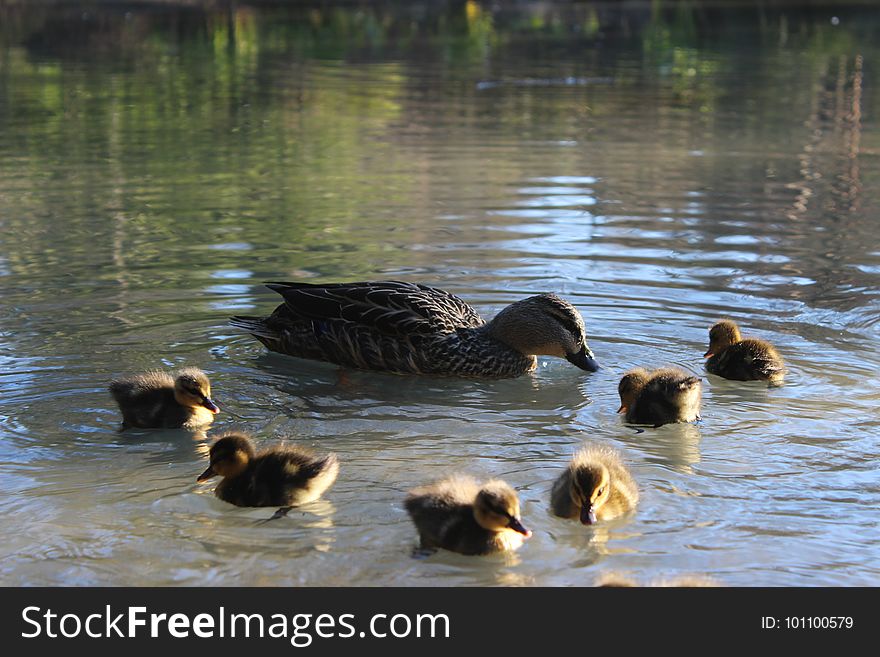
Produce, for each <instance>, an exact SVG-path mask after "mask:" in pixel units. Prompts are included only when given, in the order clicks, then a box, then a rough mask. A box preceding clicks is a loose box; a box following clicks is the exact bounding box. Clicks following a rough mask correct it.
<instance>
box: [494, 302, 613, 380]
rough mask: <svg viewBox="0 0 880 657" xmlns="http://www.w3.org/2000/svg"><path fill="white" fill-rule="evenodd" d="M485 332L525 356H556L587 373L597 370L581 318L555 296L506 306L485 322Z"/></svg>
mask: <svg viewBox="0 0 880 657" xmlns="http://www.w3.org/2000/svg"><path fill="white" fill-rule="evenodd" d="M489 333H490V335H491V336H492V337H493V338H495V339H496V340H500V341H501V342H503V343H505V344H507V345H509V346H510V347H513V348H514V349H516V350H517V351H518V352H520V353H521V354H523V355H525V356H558V357H560V358H565V359H566V360H567V361H568V362H570V363H572V364H573V365H577V366H578V367H580V368H581V369H582V370H586V371H588V372H595V371H596V370H598V369H599V364H598V363H597V362H596V359H595V358H594V357H593V352H592V351H590V348H589V347H588V346H587V333H586V329H585V328H584V319H583V317H581V314H580V313H579V312H578V311H577V309H576V308H575V307H574V306H573V305H571V304H570V303H569V302H568V301H565V300H564V299H560V298H559V297H558V296H556V295H555V294H539V295H538V296H534V297H529V298H528V299H523V300H522V301H517V302H516V303H513V304H511V305H509V306H508V307H507V308H505V309H504V310H502V311H501V312H500V313H498V315H496V316H495V318H494V319H493V320H492V321H491V322H490V323H489Z"/></svg>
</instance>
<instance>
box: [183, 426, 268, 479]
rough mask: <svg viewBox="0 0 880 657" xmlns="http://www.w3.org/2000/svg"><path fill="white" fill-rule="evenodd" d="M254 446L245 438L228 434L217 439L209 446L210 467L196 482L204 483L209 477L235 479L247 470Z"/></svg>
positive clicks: (252, 456)
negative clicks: (218, 476)
mask: <svg viewBox="0 0 880 657" xmlns="http://www.w3.org/2000/svg"><path fill="white" fill-rule="evenodd" d="M254 454H255V452H254V446H253V443H251V441H250V439H249V438H248V437H247V436H242V435H241V434H235V433H233V434H229V435H228V436H223V437H222V438H219V439H218V440H217V442H215V443H214V444H213V445H211V465H209V466H208V469H207V470H205V471H204V472H203V473H202V474H200V475H199V478H198V479H197V480H196V481H205V480H206V479H210V478H211V477H216V476H217V475H220V476H221V477H235V476H236V475H238V474H240V473H241V472H243V471H244V469H245V468H247V466H248V463H250V461H251V459H252V458H254Z"/></svg>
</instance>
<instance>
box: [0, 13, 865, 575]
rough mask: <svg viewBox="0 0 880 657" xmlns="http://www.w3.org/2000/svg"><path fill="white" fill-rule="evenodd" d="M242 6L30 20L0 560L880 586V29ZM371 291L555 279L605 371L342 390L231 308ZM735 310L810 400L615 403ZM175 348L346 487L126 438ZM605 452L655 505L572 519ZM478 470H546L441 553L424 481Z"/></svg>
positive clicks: (38, 570) (0, 318)
mask: <svg viewBox="0 0 880 657" xmlns="http://www.w3.org/2000/svg"><path fill="white" fill-rule="evenodd" d="M239 4H240V5H241V6H239V7H238V8H237V9H235V10H233V11H225V10H221V9H207V10H202V9H198V8H190V9H176V8H173V7H169V6H168V5H167V4H166V5H162V6H152V5H143V4H141V5H137V6H134V7H127V6H126V5H124V4H121V5H111V6H104V7H103V9H101V10H100V12H98V13H88V12H86V13H83V12H82V11H80V10H75V9H71V8H70V7H69V5H64V4H62V5H60V6H56V5H50V6H44V5H41V4H34V3H30V4H27V3H18V4H17V3H11V5H4V6H3V7H0V25H2V28H0V294H2V300H3V303H2V306H0V439H2V440H0V493H2V497H3V504H2V505H0V534H2V535H3V537H4V539H3V541H2V544H0V581H2V582H3V583H4V584H15V585H19V584H28V585H38V584H76V585H94V584H111V585H123V584H185V585H195V584H224V585H231V584H241V585H243V584H253V585H262V584H266V585H290V584H313V585H317V584H331V585H343V584H359V585H360V584H366V585H413V584H430V585H452V584H505V585H507V584H511V585H586V584H591V583H593V582H594V580H595V579H596V577H597V576H598V575H599V574H601V573H603V572H605V571H608V570H614V571H620V572H626V573H629V574H632V575H633V576H635V577H637V578H639V579H641V580H649V579H654V578H660V577H670V576H674V575H676V574H682V573H706V574H709V575H711V576H713V577H715V578H717V579H718V580H720V581H722V582H724V583H727V584H730V585H755V584H760V585H829V584H844V585H876V584H878V580H880V565H878V557H880V549H878V547H877V546H878V517H880V516H878V514H880V512H878V508H880V478H878V458H880V444H878V442H880V439H878V425H880V422H878V410H877V409H878V398H880V383H878V377H877V371H878V368H880V356H878V351H877V339H878V337H880V296H878V294H880V240H878V237H877V235H878V226H877V217H878V214H880V203H878V200H877V199H878V194H880V157H878V156H880V128H878V122H877V116H878V110H880V94H878V92H877V89H878V82H880V73H878V71H880V47H878V43H880V41H878V40H877V38H876V35H877V34H878V30H880V17H878V16H877V13H876V11H874V10H871V9H870V7H869V5H865V6H864V7H863V8H862V9H846V8H836V9H835V8H832V9H828V10H825V9H813V10H811V11H810V12H808V13H803V12H799V11H797V10H796V9H793V8H791V7H788V6H786V8H784V9H778V10H774V9H772V8H768V9H765V10H764V11H763V12H758V11H757V10H755V9H737V8H736V7H735V6H734V7H728V8H723V9H722V8H718V7H715V8H711V7H710V8H702V9H701V8H694V7H693V6H691V5H686V6H684V7H683V8H682V7H681V6H679V8H678V9H676V8H674V7H669V8H664V5H663V4H662V3H652V5H645V6H640V5H638V4H637V3H635V4H634V3H626V6H627V7H628V9H627V10H626V11H623V10H620V9H617V8H615V6H614V5H610V6H609V5H599V6H594V5H591V4H574V5H572V4H569V3H563V4H559V5H556V4H553V3H540V4H536V5H530V4H528V3H517V4H516V8H515V9H503V8H498V7H495V8H494V9H493V8H492V7H491V6H489V5H484V4H480V3H475V2H467V3H463V4H461V3H449V4H448V5H447V4H445V3H430V4H426V5H418V4H416V5H409V6H407V7H405V8H400V9H394V7H393V5H391V6H384V5H383V6H382V7H381V8H376V9H370V8H364V7H360V8H353V7H350V6H342V7H340V8H332V7H330V8H328V7H327V5H326V4H322V5H316V6H315V7H314V8H301V9H283V8H282V9H278V8H273V7H272V6H267V5H261V6H259V7H250V6H248V5H247V4H246V3H239ZM693 4H697V3H693ZM770 4H771V5H772V3H770ZM832 19H834V20H832ZM835 23H836V24H835ZM380 278H396V279H404V280H410V281H419V282H425V283H428V284H432V285H436V286H439V287H443V288H446V289H448V290H450V291H453V292H455V293H457V294H459V295H460V296H461V297H463V298H464V299H466V300H467V301H469V302H471V303H472V304H473V305H474V306H475V307H476V308H477V309H478V310H479V311H480V312H481V313H484V314H485V315H486V316H491V315H492V314H494V313H495V312H497V311H498V310H499V309H500V308H502V307H503V306H504V305H505V304H507V303H509V302H512V301H514V300H517V299H520V298H523V297H524V296H527V295H530V294H534V293H538V292H544V291H556V292H558V293H560V294H561V295H563V296H565V297H566V298H568V299H570V300H571V301H572V302H573V303H574V304H575V305H576V306H577V307H578V308H579V309H580V310H581V312H582V313H583V315H584V317H585V319H586V322H587V328H588V332H589V336H590V344H591V346H592V347H593V350H594V351H595V353H596V356H597V358H598V360H599V361H600V362H601V363H602V365H603V369H601V370H600V371H599V372H597V373H594V374H587V373H585V372H582V371H580V370H578V369H576V368H573V367H572V366H571V365H569V364H568V363H566V362H565V361H562V360H557V359H549V358H548V359H542V360H541V361H540V365H539V368H538V370H537V372H535V373H534V374H533V375H531V376H525V377H522V378H520V379H517V380H510V381H500V382H492V381H467V380H465V381H460V380H452V379H438V378H415V377H399V376H391V375H384V374H376V373H365V372H345V373H342V372H341V371H340V370H339V369H338V368H335V367H332V366H327V365H323V364H318V363H310V362H305V361H299V360H296V359H292V358H286V357H282V356H277V355H270V354H268V353H266V351H265V350H264V349H263V348H262V347H261V346H260V345H259V344H258V343H257V342H256V341H255V340H254V339H252V338H251V337H249V336H247V335H241V334H240V333H238V332H237V331H235V330H234V329H231V328H229V327H228V326H227V324H226V321H227V318H228V316H229V315H232V314H238V313H243V314H262V313H268V312H269V311H271V309H272V308H274V307H275V305H276V304H277V302H278V297H277V295H275V294H274V293H272V292H271V291H269V290H267V289H265V288H264V287H262V285H261V283H262V282H263V281H265V280H279V279H280V280H308V281H328V282H329V281H336V280H365V279H380ZM722 316H727V317H732V318H734V319H736V320H737V321H739V322H740V324H741V325H742V327H743V328H744V330H745V332H747V333H748V334H750V335H754V336H758V337H761V338H765V339H769V340H771V341H773V342H774V343H775V344H776V345H777V346H778V348H779V350H780V351H781V352H782V354H783V355H784V357H785V359H786V361H787V363H788V366H789V370H790V372H789V376H788V379H787V383H786V384H785V385H784V386H783V387H781V388H774V389H768V388H767V387H766V386H764V385H761V384H757V383H747V384H743V383H737V382H729V381H725V380H722V379H718V378H716V377H712V376H707V377H706V380H705V382H704V407H703V420H702V421H701V422H700V423H698V424H696V425H677V426H667V427H662V428H660V429H648V430H646V431H643V432H640V433H639V432H636V431H635V430H634V429H632V428H629V427H627V426H625V425H624V424H622V422H621V419H620V417H619V416H618V415H616V414H615V411H616V409H617V392H616V385H617V381H618V379H619V377H620V375H621V374H622V373H623V372H624V371H625V370H626V369H627V368H629V367H632V366H635V365H647V366H655V365H663V364H677V365H680V366H682V367H685V368H689V369H691V370H693V371H695V372H701V373H702V372H703V370H702V367H703V361H702V358H701V354H702V353H703V351H704V350H705V348H706V345H707V328H708V326H709V325H710V324H711V323H712V322H713V321H714V320H716V319H717V318H719V317H722ZM184 363H186V364H193V365H198V366H201V367H203V368H204V369H205V370H206V371H207V372H209V373H210V375H211V378H212V381H213V384H214V389H215V397H216V399H217V400H218V402H219V403H220V405H221V407H222V408H223V411H224V412H223V413H222V414H221V415H219V416H218V420H217V422H216V423H215V427H214V428H213V429H212V432H211V433H214V432H217V431H222V430H225V429H230V428H233V427H236V428H244V429H247V430H249V431H251V432H253V433H254V434H255V435H256V436H257V437H258V439H259V441H260V442H261V443H263V444H269V443H271V442H273V441H277V440H279V439H281V438H288V439H290V440H294V441H297V442H300V443H303V444H306V445H309V446H312V447H314V448H316V449H318V450H332V451H334V452H336V453H337V454H338V455H339V457H340V460H341V463H342V470H341V474H340V477H339V480H338V482H337V483H336V485H335V486H334V487H333V488H332V489H331V490H330V491H329V492H328V494H327V495H326V497H325V499H324V500H322V501H319V502H316V503H313V504H310V505H308V506H307V507H304V508H302V509H300V510H297V511H296V512H294V513H292V514H291V515H290V516H289V517H288V518H287V519H285V520H280V521H276V522H273V523H271V524H269V525H261V526H257V525H256V521H257V520H259V519H262V518H265V517H267V511H266V510H263V509H238V508H235V507H232V506H231V505H227V504H225V503H223V502H221V501H219V500H217V499H216V498H214V496H213V495H212V494H211V486H207V485H202V484H196V482H195V478H196V476H197V475H198V474H199V472H201V471H202V470H203V469H204V466H205V455H206V451H207V445H208V444H209V441H210V437H211V433H209V435H208V436H207V437H205V436H191V435H189V434H187V433H185V432H146V431H142V432H131V433H125V434H120V433H118V432H117V431H116V429H117V426H118V422H119V415H118V411H117V409H116V408H115V407H114V405H113V403H112V401H111V399H110V397H109V394H108V393H107V392H106V385H107V382H108V381H109V380H110V379H111V378H112V377H113V376H116V375H119V374H123V373H126V372H134V371H138V370H143V369H147V368H153V367H168V368H171V367H174V366H178V365H182V364H184ZM584 439H595V440H599V441H603V442H605V443H608V444H611V445H614V446H616V447H618V448H620V449H621V450H622V451H623V452H624V454H625V457H626V459H627V461H628V462H629V463H630V464H631V466H632V469H633V471H634V474H635V476H636V478H637V480H638V483H639V487H640V489H641V492H642V502H641V504H640V506H639V508H638V511H637V512H636V513H635V514H633V515H632V516H629V517H626V518H623V519H620V520H617V521H614V522H611V523H608V524H605V525H600V526H597V527H595V528H584V527H582V526H581V525H580V524H578V523H573V522H566V521H562V520H558V519H555V518H553V517H551V516H550V515H549V514H548V511H547V506H548V499H549V488H550V485H551V483H552V480H553V479H554V477H555V476H557V474H558V473H559V471H560V469H561V468H562V467H563V466H564V464H565V462H566V460H567V459H568V457H569V456H570V455H571V453H572V452H573V450H574V449H575V448H576V447H577V445H578V444H579V443H580V442H581V441H583V440H584ZM454 470H464V471H467V472H470V473H473V474H475V475H477V476H483V477H488V476H502V477H504V478H505V479H506V480H507V481H509V482H510V483H511V484H512V485H514V486H515V487H516V488H517V489H518V490H519V491H520V496H521V499H522V500H523V514H524V520H525V522H526V524H527V525H528V526H530V527H531V528H532V529H533V530H534V537H533V538H532V540H530V541H528V542H527V543H526V545H525V546H524V547H523V549H522V550H520V551H519V552H518V553H516V554H515V555H514V556H511V557H508V558H504V557H488V558H466V557H460V556H456V555H450V554H437V555H435V556H433V557H431V558H428V559H422V560H416V559H413V558H411V557H410V551H411V549H412V547H413V546H414V545H415V543H416V537H415V533H414V530H413V527H412V525H411V524H410V522H409V520H408V518H407V516H406V514H405V512H404V511H403V509H402V505H401V502H402V499H403V496H404V495H405V492H406V490H407V489H408V488H410V487H412V486H413V485H416V484H420V483H424V482H426V481H428V480H431V479H433V478H437V477H440V476H442V475H444V474H446V473H448V472H450V471H454Z"/></svg>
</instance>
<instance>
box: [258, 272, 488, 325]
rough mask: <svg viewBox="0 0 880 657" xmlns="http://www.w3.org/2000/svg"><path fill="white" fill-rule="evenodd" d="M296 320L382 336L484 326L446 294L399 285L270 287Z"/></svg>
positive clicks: (422, 286)
mask: <svg viewBox="0 0 880 657" xmlns="http://www.w3.org/2000/svg"><path fill="white" fill-rule="evenodd" d="M266 287H268V288H270V289H272V290H275V291H276V292H278V293H279V294H280V295H281V296H282V297H284V302H285V306H286V307H287V309H288V310H289V311H290V312H291V313H292V314H293V316H294V317H297V318H301V319H308V320H342V321H344V322H350V323H351V324H354V325H358V326H362V327H365V328H369V329H372V330H376V331H379V332H380V333H383V334H385V335H394V336H398V335H403V336H411V335H435V334H438V333H452V332H453V331H455V330H456V329H461V328H476V327H479V326H482V325H483V324H485V321H484V320H483V318H482V317H480V316H479V315H478V314H477V312H476V311H475V310H474V309H473V308H471V307H470V306H469V305H468V304H466V303H465V302H464V301H462V300H461V299H460V298H458V297H457V296H455V295H454V294H450V293H449V292H446V291H444V290H438V289H437V288H433V287H428V286H427V285H420V284H418V283H405V282H401V281H372V282H360V283H333V284H311V283H292V282H283V283H268V284H267V285H266Z"/></svg>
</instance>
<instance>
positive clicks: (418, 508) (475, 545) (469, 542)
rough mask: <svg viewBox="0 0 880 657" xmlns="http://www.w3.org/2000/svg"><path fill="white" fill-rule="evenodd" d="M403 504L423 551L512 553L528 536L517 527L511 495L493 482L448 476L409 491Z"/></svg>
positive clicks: (517, 515)
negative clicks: (440, 549)
mask: <svg viewBox="0 0 880 657" xmlns="http://www.w3.org/2000/svg"><path fill="white" fill-rule="evenodd" d="M404 506H405V507H406V510H407V512H408V513H409V515H410V517H411V518H412V521H413V523H415V526H416V528H417V529H418V530H419V535H420V537H421V546H422V549H425V550H433V549H436V548H443V549H445V550H451V551H452V552H458V553H460V554H489V553H492V552H501V551H505V550H516V549H517V548H519V547H520V546H521V545H522V543H523V541H524V540H525V539H527V538H528V537H529V536H531V535H532V532H530V531H529V530H528V529H526V528H525V527H523V524H522V520H521V518H520V511H519V498H518V497H517V495H516V492H515V491H514V490H513V488H511V487H510V486H509V485H508V484H507V483H505V482H503V481H501V480H499V479H492V480H491V481H488V482H486V483H485V484H482V485H480V484H478V483H477V482H476V481H475V480H474V479H472V478H470V477H464V476H461V475H454V476H452V477H449V478H447V479H444V480H442V481H439V482H437V483H435V484H432V485H429V486H423V487H420V488H416V489H414V490H412V491H410V492H409V495H408V496H407V498H406V501H405V503H404Z"/></svg>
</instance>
